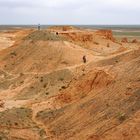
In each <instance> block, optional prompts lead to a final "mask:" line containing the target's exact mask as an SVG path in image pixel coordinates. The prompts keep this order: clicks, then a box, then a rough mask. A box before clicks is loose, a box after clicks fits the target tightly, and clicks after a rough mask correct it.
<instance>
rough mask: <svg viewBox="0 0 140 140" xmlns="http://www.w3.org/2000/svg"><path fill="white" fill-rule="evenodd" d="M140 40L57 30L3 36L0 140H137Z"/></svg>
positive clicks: (108, 33)
mask: <svg viewBox="0 0 140 140" xmlns="http://www.w3.org/2000/svg"><path fill="white" fill-rule="evenodd" d="M139 124H140V41H139V39H138V38H137V36H136V38H135V36H133V38H127V36H119V38H118V37H116V35H114V32H113V31H112V30H107V29H100V30H93V29H82V28H79V27H73V26H52V27H49V28H47V29H42V30H39V31H38V30H36V29H29V28H28V29H25V28H24V29H22V28H20V29H18V30H17V29H15V30H14V29H13V30H6V31H3V32H0V139H2V140H118V139H120V140H139V139H140V125H139Z"/></svg>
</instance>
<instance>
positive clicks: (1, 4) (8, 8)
mask: <svg viewBox="0 0 140 140" xmlns="http://www.w3.org/2000/svg"><path fill="white" fill-rule="evenodd" d="M139 14H140V2H139V0H106V1H105V0H0V17H1V19H0V24H2V23H3V24H4V23H5V24H8V23H9V24H11V23H14V24H16V23H17V24H20V23H23V24H26V23H27V24H36V23H38V22H41V23H43V24H50V23H52V24H121V23H122V24H128V23H129V24H131V23H132V24H138V23H140V18H139ZM11 19H12V20H11Z"/></svg>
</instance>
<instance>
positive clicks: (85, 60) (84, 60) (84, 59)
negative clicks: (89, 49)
mask: <svg viewBox="0 0 140 140" xmlns="http://www.w3.org/2000/svg"><path fill="white" fill-rule="evenodd" d="M83 62H84V63H86V62H87V59H86V56H85V55H84V56H83Z"/></svg>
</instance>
